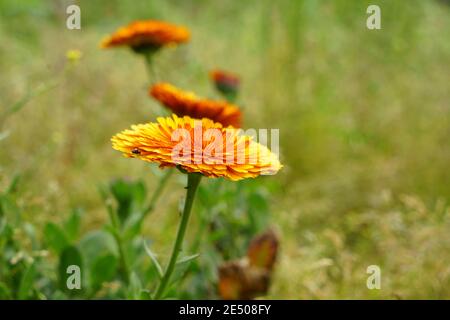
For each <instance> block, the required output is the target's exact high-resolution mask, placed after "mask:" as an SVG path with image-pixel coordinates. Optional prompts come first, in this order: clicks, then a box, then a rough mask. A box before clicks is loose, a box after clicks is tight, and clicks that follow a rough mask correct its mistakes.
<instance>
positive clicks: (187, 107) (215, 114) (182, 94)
mask: <svg viewBox="0 0 450 320" xmlns="http://www.w3.org/2000/svg"><path fill="white" fill-rule="evenodd" d="M150 95H152V96H153V97H154V98H155V99H156V100H158V101H159V102H161V103H162V104H163V105H164V106H166V107H167V108H169V109H170V110H172V112H173V113H175V114H176V115H178V116H189V117H191V118H196V119H202V118H208V119H211V120H213V121H214V122H219V123H221V124H222V125H223V126H225V127H227V126H233V127H235V128H239V127H240V126H241V111H240V110H239V108H238V107H237V106H235V105H233V104H230V103H228V102H226V101H215V100H210V99H204V98H200V97H197V96H196V95H195V94H194V93H193V92H188V91H183V90H180V89H178V88H176V87H175V86H173V85H171V84H169V83H157V84H155V85H153V86H152V87H150Z"/></svg>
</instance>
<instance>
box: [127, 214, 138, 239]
mask: <svg viewBox="0 0 450 320" xmlns="http://www.w3.org/2000/svg"><path fill="white" fill-rule="evenodd" d="M142 218H143V215H142V214H141V213H134V214H132V215H131V216H130V217H129V218H128V219H127V221H126V222H125V225H124V232H123V240H130V239H132V238H134V237H135V236H137V235H139V233H140V231H141V225H142Z"/></svg>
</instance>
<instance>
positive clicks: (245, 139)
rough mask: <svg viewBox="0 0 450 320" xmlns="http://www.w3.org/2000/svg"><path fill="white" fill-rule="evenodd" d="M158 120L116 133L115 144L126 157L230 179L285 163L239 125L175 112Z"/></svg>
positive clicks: (269, 171)
mask: <svg viewBox="0 0 450 320" xmlns="http://www.w3.org/2000/svg"><path fill="white" fill-rule="evenodd" d="M157 121H158V122H157V123H148V124H139V125H133V126H132V127H131V130H125V131H122V132H121V133H119V134H117V135H115V136H114V137H112V139H111V141H112V144H113V148H114V149H116V150H118V151H121V152H123V154H124V156H125V157H129V158H138V159H141V160H144V161H148V162H156V163H159V164H160V167H175V166H178V167H179V168H180V169H181V170H183V171H186V172H189V173H193V172H198V173H201V174H203V175H205V176H207V177H224V178H228V179H231V180H241V179H245V178H255V177H257V176H259V175H261V174H275V173H276V172H278V170H280V169H281V167H282V166H281V164H280V162H279V160H278V156H277V155H275V154H274V153H272V152H271V151H270V150H269V149H267V148H266V147H265V146H263V145H261V144H259V143H257V142H255V141H253V140H252V138H251V137H249V136H244V135H241V134H240V130H239V129H235V128H232V127H228V128H224V127H223V126H222V125H221V124H220V123H218V122H213V121H212V120H210V119H207V118H203V119H202V120H197V119H192V118H190V117H188V116H185V117H183V118H179V117H178V116H177V115H175V114H174V115H172V117H167V118H163V117H160V118H158V119H157Z"/></svg>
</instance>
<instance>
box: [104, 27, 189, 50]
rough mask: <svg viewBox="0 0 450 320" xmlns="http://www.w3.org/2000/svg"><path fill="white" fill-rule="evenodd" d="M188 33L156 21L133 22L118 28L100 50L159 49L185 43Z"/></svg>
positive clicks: (184, 29)
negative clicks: (126, 47)
mask: <svg viewBox="0 0 450 320" xmlns="http://www.w3.org/2000/svg"><path fill="white" fill-rule="evenodd" d="M189 38H190V32H189V30H188V29H187V28H185V27H181V26H176V25H173V24H170V23H167V22H163V21H157V20H142V21H135V22H132V23H130V24H129V25H127V26H125V27H122V28H119V29H118V30H117V31H116V32H114V33H113V34H112V35H110V36H109V37H107V38H105V39H104V40H103V41H102V43H101V47H102V48H112V47H118V46H128V47H131V48H133V49H138V50H139V49H146V48H149V49H159V48H160V47H163V46H168V45H176V44H180V43H184V42H187V41H188V40H189Z"/></svg>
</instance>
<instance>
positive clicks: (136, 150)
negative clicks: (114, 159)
mask: <svg viewBox="0 0 450 320" xmlns="http://www.w3.org/2000/svg"><path fill="white" fill-rule="evenodd" d="M131 153H132V154H141V150H139V149H138V148H134V149H133V150H131Z"/></svg>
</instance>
